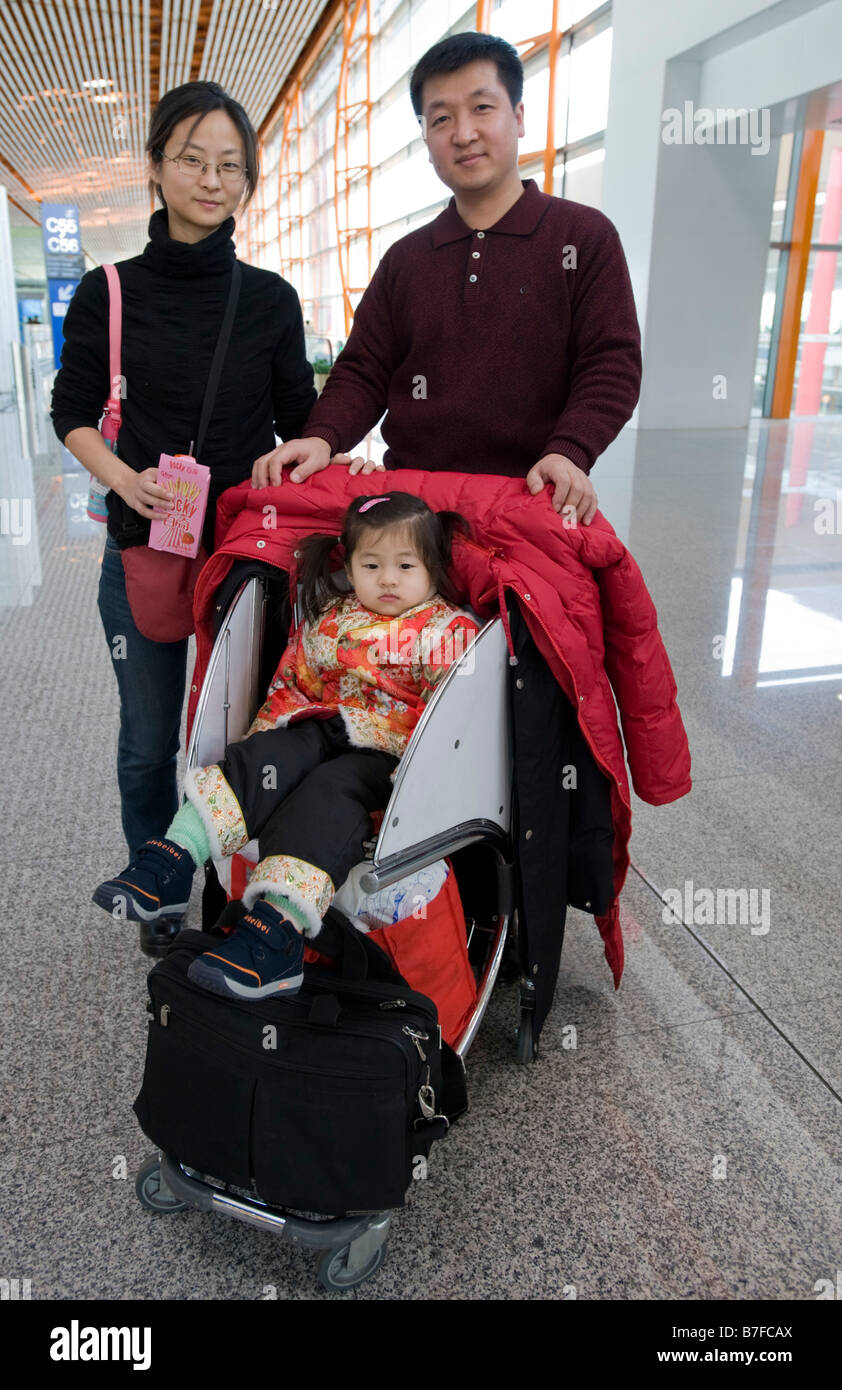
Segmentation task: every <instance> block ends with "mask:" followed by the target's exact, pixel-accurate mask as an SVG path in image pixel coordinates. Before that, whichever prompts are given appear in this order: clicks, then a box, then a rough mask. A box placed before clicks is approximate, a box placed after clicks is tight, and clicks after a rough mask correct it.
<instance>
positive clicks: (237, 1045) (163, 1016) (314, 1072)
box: [153, 1001, 430, 1087]
mask: <svg viewBox="0 0 842 1390" xmlns="http://www.w3.org/2000/svg"><path fill="white" fill-rule="evenodd" d="M290 1002H291V1001H290ZM285 1007H286V1006H285ZM170 1015H172V1017H173V1019H175V1020H176V1021H178V1022H181V1015H180V1014H178V1013H175V1014H173V1011H172V1006H171V1005H170V1004H165V1003H162V1004H161V1006H160V1010H159V1018H158V1020H157V1021H158V1022H159V1023H160V1026H161V1027H162V1028H167V1027H170V1026H171V1024H170ZM153 1017H154V1015H153ZM290 1021H291V1022H297V1025H298V1026H299V1027H302V1028H313V1029H316V1028H319V1025H318V1024H311V1023H308V1021H307V1020H306V1019H299V1020H290ZM370 1022H371V1023H372V1024H374V1023H377V1024H380V1025H383V1024H386V1025H388V1026H391V1021H390V1020H389V1019H378V1018H376V1017H375V1018H372V1019H371V1020H370ZM186 1026H188V1023H187V1020H185V1027H186ZM189 1027H191V1028H198V1029H199V1030H201V1031H204V1032H206V1033H210V1035H211V1036H212V1037H214V1038H217V1039H219V1041H220V1042H222V1043H224V1044H225V1046H226V1047H232V1048H234V1049H235V1051H237V1052H242V1053H245V1055H246V1056H247V1057H250V1058H252V1060H254V1058H255V1056H257V1055H260V1056H261V1057H263V1058H264V1060H265V1061H267V1062H269V1064H270V1065H272V1066H276V1067H279V1068H280V1069H281V1070H282V1071H289V1072H303V1073H306V1074H307V1075H309V1076H332V1077H335V1078H337V1079H339V1080H345V1081H358V1080H360V1079H361V1077H362V1079H364V1080H366V1081H389V1080H393V1079H394V1078H393V1077H392V1075H391V1074H390V1073H385V1072H384V1073H383V1074H382V1075H380V1076H372V1075H371V1074H370V1073H366V1074H362V1073H359V1072H357V1073H355V1072H339V1071H325V1069H324V1068H323V1067H308V1066H307V1065H306V1063H300V1062H295V1063H285V1062H283V1061H282V1060H281V1058H279V1057H274V1058H273V1057H272V1056H271V1055H270V1054H269V1053H263V1052H260V1051H259V1050H258V1049H257V1048H255V1049H252V1048H250V1047H247V1046H246V1045H245V1044H244V1043H242V1042H239V1041H238V1040H237V1039H234V1038H230V1037H229V1036H228V1035H227V1034H225V1033H222V1032H220V1031H219V1029H218V1028H213V1027H212V1026H211V1025H210V1024H208V1023H205V1022H203V1021H196V1020H195V1019H190V1020H189ZM354 1032H355V1034H356V1035H357V1036H359V1037H368V1038H373V1039H375V1040H376V1041H377V1042H387V1043H389V1044H390V1045H391V1046H393V1047H397V1048H398V1050H399V1052H400V1054H401V1056H402V1057H403V1059H404V1062H405V1063H407V1064H408V1063H409V1061H410V1060H411V1061H413V1062H414V1054H413V1052H412V1051H411V1049H410V1044H409V1043H406V1044H403V1043H402V1042H401V1041H400V1040H399V1039H398V1038H396V1037H395V1036H394V1034H393V1033H391V1034H386V1033H383V1032H382V1031H380V1030H379V1029H376V1030H375V1031H374V1032H369V1031H368V1030H366V1029H365V1028H361V1027H356V1028H355V1029H354ZM401 1032H402V1033H406V1034H407V1035H408V1036H409V1037H410V1038H411V1040H412V1044H414V1046H415V1048H416V1049H417V1051H418V1055H419V1057H420V1058H421V1060H422V1061H424V1062H426V1060H427V1058H426V1054H425V1053H424V1052H423V1051H422V1049H421V1045H420V1041H419V1039H422V1038H423V1039H428V1038H429V1036H430V1035H429V1033H423V1032H420V1031H419V1030H416V1029H413V1028H410V1027H407V1026H405V1027H403V1028H402V1029H401ZM406 1071H407V1073H409V1066H408V1065H407V1066H406ZM409 1080H410V1082H411V1083H412V1085H413V1087H414V1082H412V1077H411V1074H410V1075H409Z"/></svg>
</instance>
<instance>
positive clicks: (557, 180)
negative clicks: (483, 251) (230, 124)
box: [250, 0, 611, 360]
mask: <svg viewBox="0 0 842 1390" xmlns="http://www.w3.org/2000/svg"><path fill="white" fill-rule="evenodd" d="M351 8H352V9H353V7H351ZM365 10H366V6H365V3H363V4H362V6H361V12H360V16H359V19H358V22H357V24H356V25H355V27H354V28H353V30H352V31H351V32H350V33H346V34H345V35H344V36H343V27H342V23H343V6H342V5H341V4H338V5H337V7H336V27H335V29H334V32H333V33H332V35H331V36H330V38H329V39H328V41H327V42H326V43H325V44H324V46H323V48H322V50H321V52H320V53H319V55H318V58H317V59H316V61H314V62H313V63H312V64H311V66H310V67H309V68H307V69H306V70H305V71H303V73H302V74H301V76H300V79H299V75H298V74H293V78H294V80H293V82H292V83H291V87H290V91H289V93H288V95H287V98H286V101H285V104H284V107H283V109H282V110H281V111H280V112H279V114H278V116H277V119H276V120H275V122H274V124H273V126H272V128H271V129H270V130H269V131H268V132H267V133H266V136H265V140H264V162H263V177H262V181H261V188H260V192H259V196H258V197H257V198H256V199H255V204H256V210H255V212H254V213H253V214H252V219H251V238H250V239H251V246H250V255H251V257H252V258H253V259H254V260H255V261H256V262H257V263H258V264H262V265H264V266H266V267H268V268H269V269H271V270H276V271H279V272H280V273H281V274H283V275H284V276H285V277H286V278H287V279H288V280H290V281H291V283H292V284H293V285H294V286H295V288H296V289H297V290H298V292H299V295H300V297H301V300H302V305H303V309H304V317H305V321H306V323H307V331H308V350H309V352H310V356H311V360H312V359H314V358H315V357H317V356H318V357H321V356H327V357H328V358H330V357H331V356H333V355H335V353H336V352H337V350H338V349H339V347H340V345H341V343H342V342H343V341H344V339H345V338H346V337H347V334H348V330H349V327H350V323H351V320H352V315H353V310H354V308H355V306H356V304H357V303H358V302H359V298H360V295H361V294H362V292H363V290H364V289H365V286H366V285H367V283H368V281H369V279H370V276H371V274H372V272H373V271H374V269H375V268H376V266H377V263H378V261H379V260H380V258H381V256H382V255H383V253H384V252H385V251H386V250H387V248H388V247H389V246H390V245H391V244H392V242H394V241H396V240H397V239H398V238H399V237H402V236H404V235H406V233H407V232H409V231H412V230H413V229H414V228H416V227H418V226H421V225H423V224H424V223H425V222H429V221H430V220H431V219H432V218H433V217H435V216H436V214H437V213H438V212H440V211H441V209H442V208H443V207H445V206H446V204H447V201H448V199H449V197H450V193H449V191H448V190H447V189H446V188H445V187H444V186H443V185H442V184H441V183H440V182H439V180H438V179H437V177H436V175H435V173H434V172H433V169H432V166H431V165H430V162H429V160H428V157H427V151H426V148H425V146H424V143H423V141H422V139H421V135H420V130H419V126H418V121H417V119H416V117H415V114H414V112H413V110H412V105H411V102H410V99H409V75H410V71H411V69H412V66H413V64H414V63H416V62H417V61H418V59H419V58H420V57H421V55H422V54H423V53H424V52H425V51H426V49H427V48H429V47H430V46H431V45H432V44H434V43H436V42H438V40H439V39H441V38H444V37H445V36H446V35H447V34H448V33H458V32H460V31H464V30H469V29H474V28H475V27H476V21H477V6H476V5H474V4H472V5H469V6H466V5H465V3H464V0H369V14H370V25H371V38H370V42H366V38H365ZM552 11H553V5H552V0H493V2H492V5H491V7H490V19H489V23H488V29H489V32H491V33H493V34H497V35H499V36H501V37H502V38H505V39H508V40H509V42H511V43H513V44H515V46H516V47H517V48H518V51H519V52H520V53H521V56H522V58H523V61H524V70H525V86H524V111H525V125H526V138H525V139H524V140H523V141H522V144H521V149H522V156H521V165H522V169H521V172H522V177H524V178H529V177H531V178H535V179H536V181H537V182H538V184H539V186H540V187H544V184H545V151H546V150H547V148H548V146H549V149H550V152H551V157H550V163H549V167H550V168H551V170H552V178H551V188H548V189H547V191H551V192H553V193H555V194H557V195H558V196H561V197H566V198H573V199H575V200H576V201H578V202H584V203H589V204H591V205H593V206H595V207H598V206H599V204H600V197H601V185H602V160H603V155H604V148H603V140H604V130H605V120H606V112H607V107H608V82H609V71H610V63H611V27H610V22H611V21H610V6H609V5H596V4H594V0H560V2H559V5H558V25H559V36H558V38H557V39H556V41H555V43H553V44H552V45H551V40H552V38H553V36H552V34H551V26H552ZM347 27H348V26H347V21H346V29H347ZM551 46H552V47H553V48H554V49H555V51H556V74H555V95H554V103H553V105H554V111H553V114H552V118H550V116H549V111H548V106H549V98H550V81H549V75H550V74H549V55H550V51H551ZM306 61H307V58H306V55H305V58H304V62H305V64H306ZM368 103H370V105H367V104H368ZM367 111H368V112H370V115H369V117H368V119H367V118H366V112H367Z"/></svg>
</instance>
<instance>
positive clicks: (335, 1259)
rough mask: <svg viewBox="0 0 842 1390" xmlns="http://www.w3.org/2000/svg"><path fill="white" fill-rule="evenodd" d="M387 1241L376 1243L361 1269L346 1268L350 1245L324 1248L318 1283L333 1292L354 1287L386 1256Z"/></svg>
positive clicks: (368, 1275) (373, 1270)
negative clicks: (337, 1248)
mask: <svg viewBox="0 0 842 1390" xmlns="http://www.w3.org/2000/svg"><path fill="white" fill-rule="evenodd" d="M387 1243H388V1242H387V1241H385V1240H384V1241H383V1244H382V1245H378V1247H377V1249H376V1250H375V1252H374V1254H373V1255H372V1256H371V1258H370V1259H369V1260H368V1262H367V1263H366V1264H364V1265H363V1266H362V1268H361V1269H354V1268H351V1269H349V1268H348V1256H349V1252H350V1250H351V1246H350V1245H343V1246H342V1247H341V1249H339V1250H326V1251H325V1253H324V1254H323V1255H322V1257H321V1259H320V1260H319V1283H320V1284H321V1285H322V1288H325V1289H329V1290H330V1292H331V1293H334V1292H335V1291H336V1290H337V1289H355V1288H356V1287H357V1285H358V1284H362V1283H363V1281H364V1280H366V1279H370V1278H371V1276H372V1274H375V1273H376V1272H377V1270H378V1269H379V1268H380V1266H381V1265H382V1263H383V1261H384V1260H385V1258H386V1245H387Z"/></svg>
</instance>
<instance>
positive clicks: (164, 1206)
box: [134, 1154, 187, 1214]
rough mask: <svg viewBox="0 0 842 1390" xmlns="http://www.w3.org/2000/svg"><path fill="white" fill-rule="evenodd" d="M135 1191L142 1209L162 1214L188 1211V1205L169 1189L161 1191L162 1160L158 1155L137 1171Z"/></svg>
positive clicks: (149, 1159)
mask: <svg viewBox="0 0 842 1390" xmlns="http://www.w3.org/2000/svg"><path fill="white" fill-rule="evenodd" d="M134 1190H135V1192H136V1193H137V1199H138V1201H139V1202H140V1205H141V1206H142V1207H146V1210H147V1211H155V1212H158V1213H161V1214H165V1213H169V1212H172V1211H186V1210H187V1203H186V1202H182V1201H180V1200H179V1198H178V1197H174V1196H173V1194H172V1193H171V1192H170V1191H169V1189H168V1188H167V1187H164V1189H163V1191H162V1190H161V1160H160V1159H159V1158H158V1155H157V1154H155V1155H153V1157H152V1158H147V1160H146V1162H145V1163H144V1164H142V1165H141V1167H140V1168H138V1170H137V1177H136V1178H135V1180H134Z"/></svg>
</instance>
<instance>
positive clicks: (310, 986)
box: [134, 908, 467, 1216]
mask: <svg viewBox="0 0 842 1390" xmlns="http://www.w3.org/2000/svg"><path fill="white" fill-rule="evenodd" d="M218 945H219V937H218V936H211V935H208V934H206V933H204V932H198V931H190V930H186V931H182V932H181V933H180V934H179V935H178V936H177V937H176V939H175V941H174V943H173V946H172V949H171V950H170V951H169V952H168V954H167V955H166V956H165V958H164V959H163V960H161V961H159V962H158V964H157V965H155V967H154V968H153V969H152V971H151V972H150V974H149V980H148V983H149V994H150V1003H149V1005H148V1006H147V1007H148V1008H149V1011H150V1013H151V1015H152V1018H151V1020H150V1023H149V1038H148V1045H147V1053H146V1067H145V1071H144V1076H143V1085H142V1087H141V1090H140V1094H139V1096H138V1098H137V1100H136V1101H135V1105H134V1109H135V1114H136V1115H137V1118H138V1120H139V1122H140V1126H141V1129H142V1130H143V1131H144V1133H145V1134H146V1135H148V1137H149V1138H150V1139H151V1140H152V1141H153V1143H154V1144H155V1145H156V1146H157V1147H158V1148H159V1149H161V1150H162V1152H164V1153H165V1154H167V1155H169V1157H170V1158H173V1159H176V1160H177V1161H178V1162H180V1163H182V1164H184V1166H185V1167H188V1168H192V1169H194V1170H196V1171H197V1172H199V1173H202V1174H204V1175H205V1176H207V1177H212V1178H216V1179H218V1180H220V1181H222V1182H225V1183H230V1184H231V1185H232V1186H235V1187H240V1188H244V1189H246V1190H249V1191H252V1192H253V1193H254V1194H255V1196H257V1197H259V1198H260V1199H261V1200H262V1201H264V1202H267V1203H269V1204H270V1205H272V1206H280V1207H290V1208H294V1209H296V1210H299V1211H311V1212H319V1213H322V1214H324V1215H326V1216H342V1215H346V1214H349V1213H353V1212H368V1211H381V1210H384V1209H387V1208H390V1207H399V1206H402V1205H403V1203H404V1198H405V1195H406V1191H407V1188H408V1187H409V1186H410V1183H411V1182H412V1178H413V1173H415V1175H416V1176H420V1175H422V1174H423V1173H424V1172H425V1171H426V1168H425V1167H423V1166H422V1165H420V1164H419V1160H420V1159H424V1161H425V1163H426V1158H427V1156H428V1154H429V1150H430V1146H431V1144H432V1143H433V1141H434V1140H435V1139H438V1138H439V1137H440V1136H441V1135H442V1134H443V1133H444V1132H445V1131H446V1129H447V1127H448V1122H449V1120H452V1119H455V1118H456V1117H457V1115H458V1114H461V1113H462V1112H463V1111H464V1110H465V1109H467V1100H466V1096H465V1088H464V1072H463V1069H462V1064H461V1061H460V1060H459V1058H457V1057H456V1056H455V1054H454V1053H452V1052H451V1051H450V1049H449V1048H448V1047H447V1044H442V1041H441V1034H440V1031H439V1026H438V1017H437V1013H436V1007H435V1004H434V1003H433V1002H432V1000H430V999H428V998H427V997H426V996H425V995H423V994H418V993H416V992H415V991H413V990H411V989H410V988H409V986H408V985H407V984H406V982H405V980H404V979H403V977H402V976H401V975H399V974H398V973H397V971H396V970H395V969H394V968H393V966H392V965H391V962H390V961H389V960H388V958H387V957H386V955H385V953H384V952H383V951H381V950H380V948H379V947H378V946H377V945H376V944H375V943H374V942H371V941H369V940H368V939H367V938H366V937H365V936H364V935H362V934H361V933H359V932H358V931H356V930H355V929H354V927H353V926H351V924H350V923H349V922H348V921H347V919H346V918H344V917H343V915H342V914H341V913H340V912H338V911H337V910H336V909H335V908H330V909H329V910H328V914H327V916H326V919H325V928H324V931H323V933H322V936H321V937H320V938H319V939H318V941H317V943H316V945H317V946H318V948H319V950H320V951H323V952H324V953H325V954H328V949H329V953H330V955H331V956H332V957H334V958H335V959H336V963H337V968H336V969H329V968H327V967H325V966H322V965H308V964H305V967H304V983H303V985H302V987H301V990H300V991H299V993H298V994H297V995H294V996H293V997H291V998H290V997H286V998H284V999H277V1000H268V999H267V1000H256V1001H254V1002H253V1003H252V1002H245V1001H242V1002H241V1001H239V1000H237V999H234V998H233V997H232V998H226V997H224V996H221V995H217V994H212V993H210V992H208V991H206V990H203V989H201V988H198V987H197V986H196V985H194V984H193V983H192V982H191V981H190V980H188V979H187V971H188V968H189V966H190V964H191V963H192V961H193V960H195V958H196V956H197V955H199V954H201V952H203V951H207V950H212V949H213V948H214V946H218ZM443 1050H444V1053H445V1058H444V1070H445V1075H446V1088H447V1095H444V1094H443V1080H442V1062H443V1056H442V1054H443Z"/></svg>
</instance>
